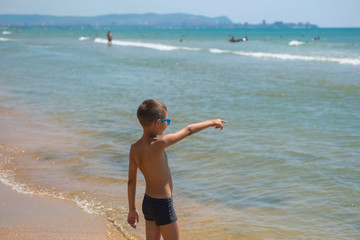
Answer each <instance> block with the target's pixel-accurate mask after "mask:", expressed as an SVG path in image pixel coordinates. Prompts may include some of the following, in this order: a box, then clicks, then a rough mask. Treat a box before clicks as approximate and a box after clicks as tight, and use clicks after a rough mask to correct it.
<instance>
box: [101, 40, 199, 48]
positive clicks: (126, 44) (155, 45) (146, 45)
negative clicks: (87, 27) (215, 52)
mask: <svg viewBox="0 0 360 240" xmlns="http://www.w3.org/2000/svg"><path fill="white" fill-rule="evenodd" d="M94 42H96V43H103V44H107V43H108V40H106V39H103V38H95V40H94ZM112 45H117V46H123V47H141V48H150V49H155V50H159V51H175V50H186V51H200V50H201V49H200V48H190V47H178V46H171V45H165V44H160V43H144V42H129V41H119V40H113V41H112Z"/></svg>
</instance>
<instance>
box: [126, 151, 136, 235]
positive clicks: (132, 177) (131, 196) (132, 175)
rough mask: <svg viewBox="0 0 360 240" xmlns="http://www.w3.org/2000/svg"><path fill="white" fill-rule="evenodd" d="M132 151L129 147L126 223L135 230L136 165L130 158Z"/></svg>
mask: <svg viewBox="0 0 360 240" xmlns="http://www.w3.org/2000/svg"><path fill="white" fill-rule="evenodd" d="M132 151H133V148H132V147H131V149H130V155H129V180H128V201H129V214H128V223H129V224H130V226H132V227H133V228H136V223H138V222H139V213H138V211H137V209H136V205H135V196H136V181H137V165H136V162H135V159H134V158H133V157H132V154H131V152H132Z"/></svg>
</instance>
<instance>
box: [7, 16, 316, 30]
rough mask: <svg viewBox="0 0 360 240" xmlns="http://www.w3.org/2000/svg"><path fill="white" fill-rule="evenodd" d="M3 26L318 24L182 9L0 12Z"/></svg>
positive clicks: (291, 26) (302, 26)
mask: <svg viewBox="0 0 360 240" xmlns="http://www.w3.org/2000/svg"><path fill="white" fill-rule="evenodd" d="M0 26H3V27H6V26H7V27H26V26H47V27H55V26H57V27H68V26H74V27H117V28H160V29H161V28H163V29H171V28H174V29H177V28H200V29H206V28H223V29H255V28H256V29H259V28H264V29H284V28H286V29H311V28H318V26H317V25H315V24H312V23H308V22H307V23H302V22H298V23H285V22H282V21H277V22H274V23H267V22H266V21H265V20H264V21H262V23H259V24H250V23H247V22H244V23H234V22H232V21H231V20H230V19H229V18H228V17H226V16H220V17H214V18H211V17H205V16H198V15H191V14H184V13H177V14H155V13H146V14H109V15H100V16H93V17H77V16H50V15H22V14H0Z"/></svg>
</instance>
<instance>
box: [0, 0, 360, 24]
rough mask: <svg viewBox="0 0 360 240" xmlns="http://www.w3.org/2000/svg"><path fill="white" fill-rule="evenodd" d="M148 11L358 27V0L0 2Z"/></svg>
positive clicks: (54, 11) (11, 8)
mask: <svg viewBox="0 0 360 240" xmlns="http://www.w3.org/2000/svg"><path fill="white" fill-rule="evenodd" d="M149 12H151V13H160V14H164V13H189V14H195V15H202V16H207V17H218V16H227V17H229V18H230V20H232V21H233V22H234V23H244V22H248V23H251V24H255V23H261V22H262V21H263V20H266V22H267V23H273V22H275V21H283V22H294V23H298V22H303V23H306V22H310V23H312V24H317V25H318V26H319V27H360V1H359V0H247V1H242V0H221V1H219V0H176V1H174V0H0V14H45V15H56V16H97V15H105V14H126V13H149Z"/></svg>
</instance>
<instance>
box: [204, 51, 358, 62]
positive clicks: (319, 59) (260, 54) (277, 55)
mask: <svg viewBox="0 0 360 240" xmlns="http://www.w3.org/2000/svg"><path fill="white" fill-rule="evenodd" d="M209 52H211V53H214V54H234V55H240V56H244V57H254V58H273V59H279V60H298V61H315V62H333V63H338V64H349V65H355V66H360V59H357V58H334V57H316V56H301V55H292V54H281V53H264V52H243V51H229V50H221V49H214V48H213V49H209Z"/></svg>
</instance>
